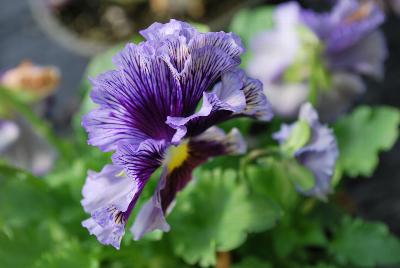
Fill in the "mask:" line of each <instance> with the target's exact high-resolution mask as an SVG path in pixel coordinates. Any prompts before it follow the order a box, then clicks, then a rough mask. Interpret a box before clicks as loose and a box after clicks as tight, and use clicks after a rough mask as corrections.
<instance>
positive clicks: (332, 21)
mask: <svg viewBox="0 0 400 268" xmlns="http://www.w3.org/2000/svg"><path fill="white" fill-rule="evenodd" d="M273 19H274V27H273V28H272V29H270V30H266V31H264V32H261V33H258V34H257V35H256V36H255V37H254V38H253V40H252V41H251V50H252V55H253V57H252V58H251V59H250V60H249V62H248V65H247V71H248V73H249V75H251V76H253V77H255V78H257V79H260V80H261V81H262V82H263V84H264V91H265V94H266V95H267V97H268V98H269V100H270V101H271V105H272V106H273V109H274V111H275V112H276V113H277V114H279V115H281V116H285V117H292V116H295V115H296V114H297V112H298V110H299V108H300V106H301V105H302V104H303V103H305V102H306V101H307V100H308V99H309V95H310V94H311V93H310V92H311V90H310V88H311V87H317V88H318V91H319V92H320V93H322V94H320V97H321V98H323V99H324V100H322V102H323V104H321V105H320V107H324V106H326V105H325V104H326V103H327V101H326V100H327V99H328V102H329V99H332V102H335V103H336V105H335V106H334V108H335V109H334V110H333V111H331V114H333V115H334V114H337V113H338V112H341V111H342V110H344V109H345V108H346V107H347V106H348V104H349V102H351V99H354V97H355V96H358V95H359V94H360V93H361V92H363V91H364V88H365V87H364V84H363V83H358V82H356V81H358V80H360V75H366V76H370V77H373V78H376V79H381V78H382V77H383V73H384V65H383V63H384V60H385V59H386V57H387V48H386V43H385V40H384V37H383V34H382V32H381V31H380V30H379V29H378V27H379V26H380V25H381V24H382V23H383V21H384V19H385V16H384V13H383V12H382V10H381V9H380V8H379V6H378V5H376V4H375V3H373V1H366V2H363V3H361V2H359V1H357V0H338V1H336V4H335V5H334V7H333V8H332V10H331V11H329V12H324V13H317V12H315V11H312V10H308V9H303V8H302V7H300V5H299V4H298V3H297V2H295V1H292V2H289V3H284V4H281V5H279V6H278V7H277V8H276V9H275V11H274V18H273ZM271 59H272V60H271ZM349 76H351V77H349ZM331 91H339V93H329V92H331ZM324 95H326V96H324ZM349 99H350V100H349ZM341 104H343V105H341ZM320 107H318V109H319V108H320ZM324 114H325V112H324Z"/></svg>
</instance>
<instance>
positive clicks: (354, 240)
mask: <svg viewBox="0 0 400 268" xmlns="http://www.w3.org/2000/svg"><path fill="white" fill-rule="evenodd" d="M329 249H330V251H331V253H332V254H333V255H334V256H335V258H336V260H337V261H338V263H340V264H342V265H346V267H348V265H350V264H351V265H356V266H358V267H376V266H378V265H396V264H397V265H399V264H400V241H399V240H398V239H397V238H396V237H395V236H393V235H391V234H390V233H389V230H388V228H387V227H386V225H384V224H382V223H373V222H364V221H362V220H361V219H354V220H353V219H351V218H348V217H346V218H344V220H343V221H342V224H341V225H340V226H339V228H338V230H337V232H336V234H335V237H334V239H333V241H332V243H331V244H330V246H329Z"/></svg>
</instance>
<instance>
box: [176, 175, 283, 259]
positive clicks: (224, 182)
mask: <svg viewBox="0 0 400 268" xmlns="http://www.w3.org/2000/svg"><path fill="white" fill-rule="evenodd" d="M196 178H197V180H196V181H195V182H193V183H192V184H191V185H190V186H189V187H188V188H187V189H186V190H185V191H183V192H182V193H181V194H180V195H179V196H178V198H177V205H176V207H175V209H174V210H173V212H172V214H171V216H170V218H169V221H170V223H171V232H170V234H169V235H170V237H171V240H172V242H173V247H174V251H175V253H176V254H177V255H179V256H181V257H182V258H183V259H184V260H185V261H186V262H188V263H190V264H194V263H197V262H199V264H200V265H201V266H210V265H215V262H216V257H215V253H216V252H217V251H229V250H233V249H235V248H237V247H238V246H240V245H241V244H242V243H243V242H244V241H245V240H246V237H247V234H248V233H249V232H260V231H264V230H267V229H269V228H272V227H273V226H274V225H275V222H276V220H277V218H278V213H277V209H276V207H275V206H274V205H273V204H271V202H269V201H268V200H267V199H265V198H261V197H260V196H258V195H251V194H250V193H249V192H248V190H247V188H246V187H245V186H244V185H243V184H241V183H239V182H238V181H237V180H236V173H235V172H234V171H232V170H225V171H221V170H220V169H215V170H213V171H204V170H202V171H200V172H198V173H197V176H196Z"/></svg>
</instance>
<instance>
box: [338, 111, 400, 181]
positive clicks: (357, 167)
mask: <svg viewBox="0 0 400 268" xmlns="http://www.w3.org/2000/svg"><path fill="white" fill-rule="evenodd" d="M399 123H400V112H399V110H398V109H396V108H392V107H374V108H372V107H368V106H361V107H359V108H357V109H356V110H355V111H354V112H353V113H352V114H350V115H348V116H345V117H343V118H342V119H340V120H339V121H338V122H337V123H336V124H335V126H334V130H335V134H336V136H337V139H338V143H339V150H340V155H339V165H340V167H341V168H342V169H343V171H344V172H345V173H346V174H347V175H349V176H351V177H356V176H360V175H361V176H371V175H372V173H373V171H374V170H375V168H376V166H377V165H378V160H379V159H378V154H379V152H381V151H386V150H389V149H390V148H391V147H392V146H393V145H394V143H395V142H396V140H397V137H398V131H399Z"/></svg>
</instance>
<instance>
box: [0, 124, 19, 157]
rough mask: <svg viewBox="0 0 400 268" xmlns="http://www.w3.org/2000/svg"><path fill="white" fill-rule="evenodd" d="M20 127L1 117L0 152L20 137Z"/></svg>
mask: <svg viewBox="0 0 400 268" xmlns="http://www.w3.org/2000/svg"><path fill="white" fill-rule="evenodd" d="M18 136H19V128H18V126H17V125H16V124H15V123H14V122H12V121H7V120H2V119H0V153H3V152H4V151H5V150H6V149H7V148H8V147H9V146H10V145H11V144H12V143H13V142H14V141H16V140H17V139H18Z"/></svg>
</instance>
